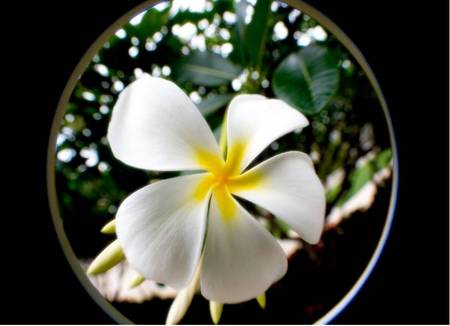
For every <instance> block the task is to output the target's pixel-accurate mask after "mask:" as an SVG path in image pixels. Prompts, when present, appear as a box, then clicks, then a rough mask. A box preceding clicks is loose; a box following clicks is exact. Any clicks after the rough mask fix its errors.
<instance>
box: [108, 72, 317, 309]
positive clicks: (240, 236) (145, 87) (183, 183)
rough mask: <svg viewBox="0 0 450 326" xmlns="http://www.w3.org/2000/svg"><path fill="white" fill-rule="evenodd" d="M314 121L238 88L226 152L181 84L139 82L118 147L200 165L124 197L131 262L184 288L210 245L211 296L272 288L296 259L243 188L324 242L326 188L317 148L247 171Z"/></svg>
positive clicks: (115, 136) (162, 161) (308, 237)
mask: <svg viewBox="0 0 450 326" xmlns="http://www.w3.org/2000/svg"><path fill="white" fill-rule="evenodd" d="M307 125H308V121H307V119H306V118H305V117H304V116H303V115H302V114H301V113H299V112H298V111H296V110H294V109H293V108H291V107H290V106H288V105H287V104H286V103H284V102H283V101H281V100H276V99H267V98H265V97H263V96H260V95H239V96H236V97H235V98H234V99H233V100H232V101H231V103H230V105H229V108H228V113H227V137H228V138H227V144H228V151H227V155H226V161H225V160H224V159H223V158H222V156H221V155H220V152H219V148H218V145H217V142H216V141H215V139H214V136H213V134H212V132H211V130H210V128H209V127H208V124H207V123H206V121H205V120H204V118H203V117H202V116H201V114H200V112H199V110H198V109H197V108H196V107H195V105H194V104H193V103H192V102H191V101H190V99H189V97H188V96H187V95H186V94H185V93H184V92H183V91H182V90H181V89H180V88H178V87H177V86H176V85H175V84H174V83H172V82H170V81H167V80H164V79H160V78H154V77H151V76H149V75H144V76H143V77H141V78H139V79H138V80H136V81H135V82H133V83H131V84H130V85H129V86H128V87H127V88H126V89H124V91H123V92H122V93H121V94H120V96H119V98H118V100H117V103H116V105H115V107H114V109H113V113H112V118H111V122H110V125H109V129H108V140H109V143H110V145H111V149H112V151H113V154H114V156H115V157H116V158H118V159H119V160H121V161H123V162H124V163H126V164H128V165H131V166H133V167H136V168H141V169H148V170H157V171H182V170H196V171H198V173H194V174H191V175H186V176H180V177H175V178H170V179H166V180H162V181H158V182H156V183H153V184H151V185H148V186H145V187H143V188H142V189H140V190H138V191H136V192H135V193H133V194H131V195H130V196H129V197H128V198H126V199H125V200H124V201H123V203H122V204H121V205H120V207H119V209H118V211H117V216H116V231H117V237H118V239H119V242H120V243H121V245H122V247H123V251H124V253H125V256H126V258H127V260H128V261H129V263H130V265H131V266H132V267H133V268H134V269H136V270H137V271H138V272H139V273H141V274H142V275H143V276H145V277H146V278H148V279H151V280H155V281H157V282H160V283H165V284H167V285H170V286H172V287H174V288H176V289H182V288H185V287H187V286H188V284H189V283H190V281H191V279H192V278H193V277H194V274H195V270H196V267H197V265H198V262H199V259H200V256H201V255H202V254H203V263H202V266H201V271H200V288H201V293H202V295H203V296H204V297H206V298H207V299H209V300H211V301H215V302H220V303H238V302H242V301H246V300H250V299H253V298H255V297H257V296H258V295H260V294H262V293H264V291H266V290H267V289H268V288H269V287H270V286H271V285H272V284H273V283H274V282H276V281H277V280H279V279H280V278H281V277H283V275H284V274H285V273H286V270H287V258H286V255H285V254H284V252H283V250H282V249H281V247H280V246H279V245H278V243H277V241H276V240H275V238H273V237H272V235H271V234H270V233H269V232H268V231H267V230H266V229H264V227H262V226H261V225H260V223H259V222H257V220H256V219H254V218H253V217H252V216H251V215H250V214H249V213H248V212H247V211H246V210H245V209H244V208H243V207H242V206H241V204H240V203H239V202H238V201H237V200H236V199H235V197H234V196H237V197H241V198H244V199H246V200H249V201H251V202H253V203H255V204H256V205H259V206H261V207H263V208H265V209H267V210H268V211H270V212H271V213H273V214H274V215H275V216H277V217H278V218H280V219H282V220H283V221H285V222H286V223H287V224H289V225H290V227H292V229H293V230H295V231H296V232H297V233H298V234H299V235H300V236H301V237H302V238H303V239H304V240H305V241H307V242H310V243H316V242H317V241H318V240H319V238H320V234H321V232H322V227H323V222H324V214H325V197H324V190H323V187H322V184H321V182H320V181H319V179H318V177H317V175H316V174H315V171H314V167H313V164H312V162H311V160H310V159H309V157H308V156H307V155H306V154H304V153H301V152H295V151H291V152H287V153H283V154H280V155H277V156H275V157H273V158H271V159H268V160H266V161H265V162H263V163H261V164H259V165H257V166H255V167H253V168H251V169H249V170H248V171H246V170H245V169H246V167H247V166H248V165H249V164H250V163H251V162H252V161H253V160H254V159H255V158H256V157H257V156H258V154H260V153H261V152H262V151H263V150H264V149H265V148H266V147H267V146H268V145H269V144H270V143H272V142H273V141H274V140H275V139H277V138H279V137H281V136H282V135H285V134H286V133H289V132H291V131H293V130H295V129H298V128H303V127H305V126H307ZM233 195H234V196H233Z"/></svg>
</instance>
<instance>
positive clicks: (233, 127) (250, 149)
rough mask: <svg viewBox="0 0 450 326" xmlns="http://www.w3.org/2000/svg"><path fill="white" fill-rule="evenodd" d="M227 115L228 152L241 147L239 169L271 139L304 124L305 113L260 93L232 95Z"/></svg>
mask: <svg viewBox="0 0 450 326" xmlns="http://www.w3.org/2000/svg"><path fill="white" fill-rule="evenodd" d="M227 119H228V120H227V127H228V153H230V151H232V150H233V149H234V148H236V147H243V154H242V156H243V157H242V158H241V159H242V160H241V162H240V171H243V170H244V169H245V168H246V167H247V166H248V165H249V164H250V163H251V161H252V160H253V159H254V158H255V157H256V156H258V154H259V153H261V152H262V151H263V150H264V149H265V148H266V147H267V146H268V145H270V143H272V142H273V141H274V140H276V139H277V138H279V137H281V136H283V135H285V134H287V133H289V132H291V131H293V130H295V129H300V128H304V127H306V126H307V125H308V120H307V119H306V118H305V116H304V115H303V114H301V113H300V112H299V111H297V110H295V109H294V108H292V107H290V106H289V105H288V104H286V103H285V102H283V101H281V100H277V99H267V98H265V97H264V96H261V95H239V96H237V97H235V98H234V99H233V100H232V101H231V103H230V106H229V109H228V116H227ZM228 155H229V154H228Z"/></svg>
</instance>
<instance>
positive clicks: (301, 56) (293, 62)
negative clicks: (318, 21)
mask: <svg viewBox="0 0 450 326" xmlns="http://www.w3.org/2000/svg"><path fill="white" fill-rule="evenodd" d="M272 84H273V90H274V92H275V94H276V95H277V97H279V98H281V99H283V100H285V101H286V102H288V103H289V104H291V105H292V106H294V107H296V108H297V109H299V110H300V111H302V112H303V113H305V114H315V113H318V112H319V111H320V110H322V109H323V108H324V107H325V105H326V104H327V103H328V102H329V101H330V99H331V98H332V96H333V95H334V94H335V92H336V90H337V89H338V84H339V70H338V58H337V57H336V56H335V55H334V53H332V52H330V51H329V50H327V49H326V48H323V47H319V46H316V45H313V46H309V47H307V48H304V49H302V50H300V51H299V52H296V53H292V54H291V55H289V56H288V57H287V58H285V59H284V60H283V61H282V62H281V63H280V65H279V66H278V67H277V69H276V70H275V73H274V75H273V79H272Z"/></svg>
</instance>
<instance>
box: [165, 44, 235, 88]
mask: <svg viewBox="0 0 450 326" xmlns="http://www.w3.org/2000/svg"><path fill="white" fill-rule="evenodd" d="M240 72H241V68H239V67H237V66H235V65H234V64H233V63H232V62H230V61H229V60H227V59H225V58H223V57H221V56H220V55H218V54H215V53H212V52H200V51H195V52H192V53H191V54H189V55H188V56H187V57H186V58H185V59H184V60H182V61H180V62H179V63H178V64H175V65H174V76H175V79H176V80H177V81H178V82H180V83H184V82H192V83H194V84H197V85H204V86H210V87H214V86H219V85H223V84H226V83H229V82H230V81H232V80H233V79H235V78H236V77H237V76H239V74H240Z"/></svg>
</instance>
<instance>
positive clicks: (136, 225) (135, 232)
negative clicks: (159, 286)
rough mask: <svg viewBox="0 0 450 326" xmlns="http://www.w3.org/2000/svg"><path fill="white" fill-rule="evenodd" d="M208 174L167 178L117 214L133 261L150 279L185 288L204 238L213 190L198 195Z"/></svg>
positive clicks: (119, 234)
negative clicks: (200, 186)
mask: <svg viewBox="0 0 450 326" xmlns="http://www.w3.org/2000/svg"><path fill="white" fill-rule="evenodd" d="M205 175H206V174H194V175H189V176H182V177H176V178H171V179H166V180H163V181H159V182H156V183H153V184H151V185H148V186H145V187H144V188H142V189H140V190H138V191H136V192H135V193H133V194H131V195H130V196H129V197H127V198H126V199H125V200H124V201H123V202H122V204H121V205H120V207H119V210H118V211H117V216H116V231H117V237H118V238H119V241H120V243H121V244H122V246H123V250H124V252H125V256H126V258H127V260H128V261H129V263H130V265H131V266H132V267H133V268H134V269H135V270H137V271H138V272H139V273H140V274H142V275H143V276H145V278H147V279H150V280H154V281H156V282H160V283H164V284H168V285H170V286H172V287H174V288H176V289H180V288H183V287H185V286H186V285H187V284H188V283H189V281H190V280H191V279H192V277H193V275H194V271H195V268H196V266H197V263H198V261H199V258H200V252H201V248H202V244H203V240H204V234H205V228H206V227H205V224H206V213H207V208H208V202H209V197H210V195H209V194H204V196H202V198H201V199H199V198H195V195H194V193H195V190H196V189H197V187H198V185H199V184H200V183H201V181H202V180H203V178H204V177H205Z"/></svg>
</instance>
